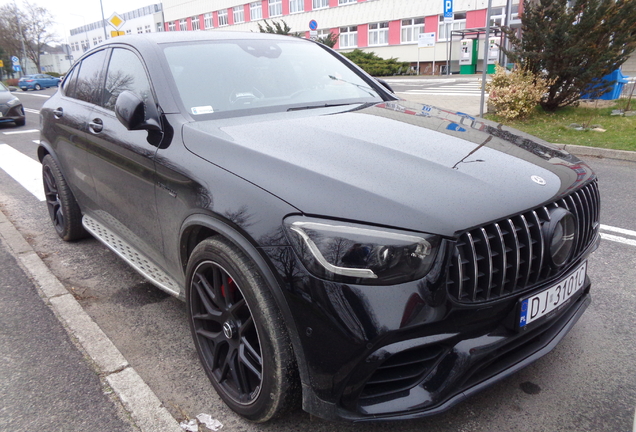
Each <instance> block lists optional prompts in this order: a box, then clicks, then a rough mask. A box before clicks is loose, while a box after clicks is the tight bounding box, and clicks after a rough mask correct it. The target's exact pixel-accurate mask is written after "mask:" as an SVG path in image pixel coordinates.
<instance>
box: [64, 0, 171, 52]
mask: <svg viewBox="0 0 636 432" xmlns="http://www.w3.org/2000/svg"><path fill="white" fill-rule="evenodd" d="M118 15H119V17H120V18H121V19H122V20H123V24H122V25H121V27H120V28H119V31H121V32H123V33H124V34H141V33H153V32H158V31H163V28H164V22H163V11H162V7H161V3H158V4H152V5H149V6H144V7H142V8H139V9H135V10H132V11H129V12H125V13H122V14H118ZM115 30H116V29H115V27H113V26H112V25H111V24H109V23H108V20H105V21H96V22H93V23H90V24H85V25H83V26H81V27H77V28H74V29H72V30H71V31H70V36H69V38H68V44H69V46H70V55H71V56H72V57H73V59H77V58H78V57H79V56H80V55H82V54H83V53H84V52H86V51H88V50H89V49H90V48H92V47H94V46H96V45H98V44H99V43H101V42H103V41H104V40H105V39H110V38H111V37H112V36H111V32H112V31H115Z"/></svg>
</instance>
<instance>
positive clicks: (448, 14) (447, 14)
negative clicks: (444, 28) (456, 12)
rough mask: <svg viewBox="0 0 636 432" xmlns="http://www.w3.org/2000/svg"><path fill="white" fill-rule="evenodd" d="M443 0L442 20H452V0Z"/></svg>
mask: <svg viewBox="0 0 636 432" xmlns="http://www.w3.org/2000/svg"><path fill="white" fill-rule="evenodd" d="M443 2H444V22H450V21H453V0H443Z"/></svg>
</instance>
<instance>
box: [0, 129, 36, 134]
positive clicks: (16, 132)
mask: <svg viewBox="0 0 636 432" xmlns="http://www.w3.org/2000/svg"><path fill="white" fill-rule="evenodd" d="M35 132H40V131H39V130H38V129H27V130H19V131H12V132H2V133H3V134H4V135H18V134H25V133H35Z"/></svg>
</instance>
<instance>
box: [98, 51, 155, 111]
mask: <svg viewBox="0 0 636 432" xmlns="http://www.w3.org/2000/svg"><path fill="white" fill-rule="evenodd" d="M126 90H128V91H131V92H133V93H135V94H136V95H137V96H139V97H140V98H141V100H143V101H144V102H146V103H148V101H149V100H151V99H152V95H151V91H150V81H149V80H148V76H147V75H146V70H145V68H144V66H143V64H142V63H141V60H139V57H137V55H136V54H135V53H133V52H132V51H129V50H127V49H121V48H116V49H114V50H113V53H112V55H111V58H110V64H109V65H108V73H107V75H106V86H105V91H104V95H103V98H104V100H103V106H104V108H106V109H109V110H111V111H114V110H115V103H116V102H117V97H118V96H119V95H120V94H121V93H122V92H124V91H126Z"/></svg>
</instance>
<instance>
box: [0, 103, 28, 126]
mask: <svg viewBox="0 0 636 432" xmlns="http://www.w3.org/2000/svg"><path fill="white" fill-rule="evenodd" d="M24 118H25V117H24V108H23V106H22V105H21V104H20V105H15V106H12V107H9V106H8V105H6V104H1V105H0V122H10V121H16V120H23V119H24Z"/></svg>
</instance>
